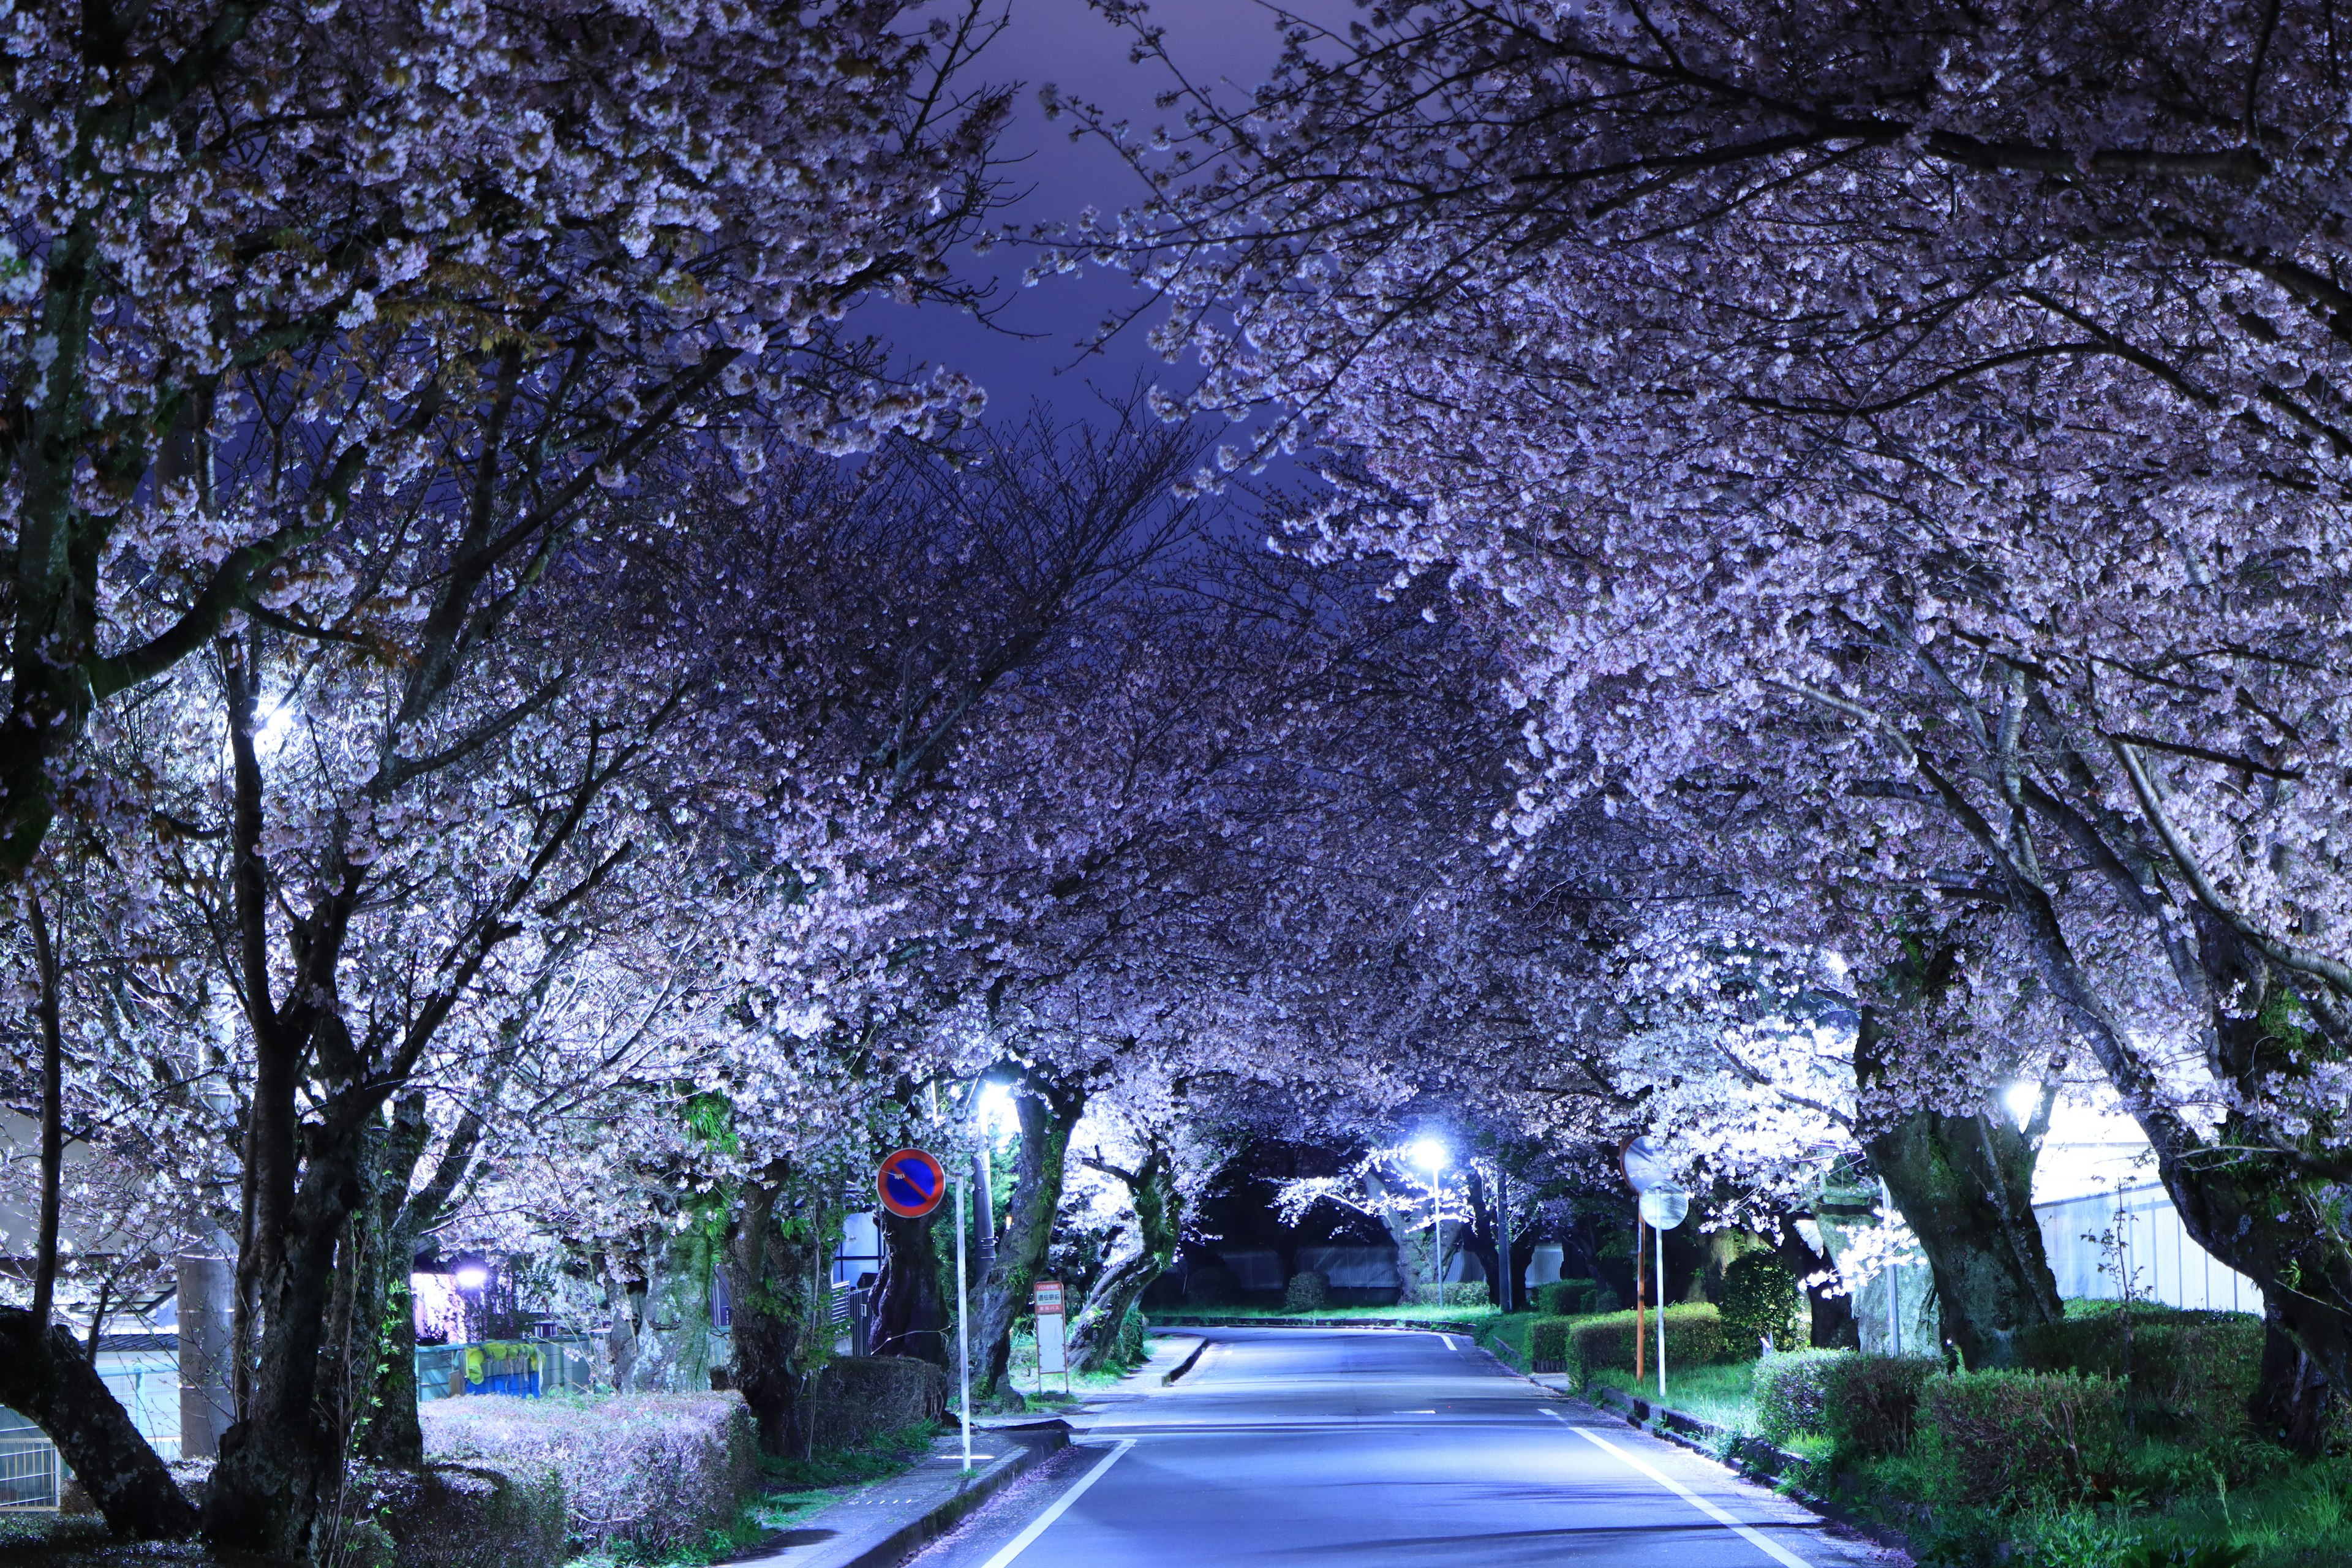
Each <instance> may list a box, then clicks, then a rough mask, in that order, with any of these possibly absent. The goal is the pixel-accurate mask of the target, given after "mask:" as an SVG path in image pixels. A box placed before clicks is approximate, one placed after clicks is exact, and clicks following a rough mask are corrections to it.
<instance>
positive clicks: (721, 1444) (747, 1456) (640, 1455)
mask: <svg viewBox="0 0 2352 1568" xmlns="http://www.w3.org/2000/svg"><path fill="white" fill-rule="evenodd" d="M417 1416H418V1419H419V1420H420V1421H421V1422H422V1424H423V1426H424V1428H425V1453H426V1454H427V1455H428V1456H429V1457H430V1458H433V1459H434V1460H436V1461H446V1460H462V1461H466V1462H467V1463H468V1464H472V1463H475V1462H487V1468H498V1469H502V1470H509V1471H510V1470H511V1469H512V1468H513V1467H514V1466H515V1465H517V1464H538V1465H544V1466H547V1467H549V1468H552V1469H553V1470H554V1471H555V1472H556V1473H557V1474H558V1475H560V1476H561V1477H562V1485H563V1502H564V1507H565V1510H566V1512H567V1514H568V1516H569V1521H570V1528H571V1534H572V1545H573V1547H574V1548H575V1549H576V1550H578V1551H583V1552H588V1551H594V1550H597V1549H599V1548H608V1549H610V1548H626V1549H629V1550H631V1551H634V1552H636V1553H638V1554H640V1555H644V1556H660V1555H663V1554H665V1553H667V1552H675V1551H677V1549H679V1548H681V1547H684V1546H687V1545H688V1544H699V1543H700V1542H702V1541H703V1539H704V1538H705V1537H706V1536H707V1535H708V1534H709V1532H710V1531H723V1530H725V1529H726V1528H727V1527H728V1526H730V1525H731V1524H732V1523H734V1521H735V1513H736V1510H737V1508H738V1507H739V1506H740V1504H741V1501H742V1500H743V1498H744V1497H745V1496H746V1495H747V1494H748V1493H749V1492H750V1490H751V1485H752V1482H753V1479H754V1477H755V1474H756V1458H755V1456H754V1453H753V1440H752V1432H751V1409H750V1407H749V1406H747V1405H745V1404H744V1403H743V1399H742V1396H741V1395H740V1394H731V1393H730V1394H614V1395H611V1396H608V1397H605V1398H601V1399H575V1398H565V1397H556V1398H550V1399H519V1398H511V1397H508V1396H505V1395H500V1394H481V1395H468V1396H467V1397H465V1398H463V1399H436V1400H433V1401H430V1402H429V1403H427V1404H425V1405H423V1406H422V1407H420V1408H419V1409H418V1411H417ZM435 1468H439V1466H438V1465H437V1464H436V1467H435Z"/></svg>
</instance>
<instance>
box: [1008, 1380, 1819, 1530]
mask: <svg viewBox="0 0 2352 1568" xmlns="http://www.w3.org/2000/svg"><path fill="white" fill-rule="evenodd" d="M1544 1414H1545V1415H1549V1416H1550V1417H1551V1418H1552V1419H1553V1420H1555V1421H1558V1422H1559V1423H1560V1424H1561V1425H1563V1426H1566V1427H1567V1428H1568V1429H1569V1430H1570V1431H1571V1432H1573V1433H1575V1434H1576V1435H1577V1436H1580V1437H1582V1438H1584V1439H1585V1440H1586V1441H1588V1442H1591V1443H1594V1444H1597V1445H1599V1446H1600V1447H1603V1448H1606V1449H1607V1450H1608V1451H1609V1452H1611V1453H1612V1454H1614V1455H1616V1456H1617V1457H1618V1458H1621V1459H1622V1460H1624V1461H1625V1462H1626V1463H1627V1464H1629V1465H1631V1466H1633V1468H1635V1469H1637V1470H1639V1471H1641V1472H1642V1473H1643V1475H1645V1476H1647V1477H1649V1478H1650V1479H1652V1480H1654V1481H1655V1482H1657V1483H1658V1484H1659V1485H1660V1486H1662V1487H1664V1488H1665V1489H1667V1490H1668V1491H1670V1492H1672V1493H1674V1494H1675V1496H1676V1497H1678V1498H1680V1499H1682V1500H1683V1501H1685V1502H1686V1503H1688V1504H1690V1505H1691V1506H1692V1507H1693V1508H1695V1509H1696V1510H1699V1512H1701V1513H1703V1514H1705V1515H1706V1517H1707V1518H1709V1519H1711V1520H1713V1521H1715V1522H1716V1523H1717V1524H1719V1525H1721V1526H1723V1528H1724V1529H1726V1530H1727V1531H1731V1532H1732V1533H1733V1534H1734V1535H1737V1536H1738V1537H1739V1538H1740V1539H1741V1540H1742V1541H1745V1542H1748V1545H1750V1546H1753V1547H1754V1548H1756V1549H1757V1550H1758V1551H1759V1552H1763V1553H1764V1554H1765V1555H1766V1556H1767V1557H1769V1558H1770V1559H1772V1561H1773V1562H1775V1563H1780V1568H1812V1565H1811V1563H1807V1562H1806V1561H1805V1560H1804V1559H1803V1558H1801V1557H1800V1556H1798V1555H1796V1554H1795V1553H1794V1552H1790V1551H1788V1550H1786V1549H1785V1548H1783V1547H1782V1546H1780V1544H1779V1543H1778V1542H1772V1541H1768V1540H1766V1539H1765V1538H1764V1537H1763V1536H1762V1535H1760V1534H1759V1533H1757V1532H1756V1531H1753V1530H1750V1529H1748V1526H1746V1525H1744V1524H1742V1523H1740V1522H1739V1521H1738V1520H1736V1519H1734V1518H1732V1517H1731V1516H1730V1515H1729V1514H1727V1513H1726V1512H1724V1511H1723V1510H1721V1509H1719V1508H1717V1507H1716V1506H1715V1504H1713V1503H1711V1502H1709V1501H1707V1500H1706V1499H1705V1498H1703V1497H1701V1496H1699V1495H1698V1493H1696V1492H1695V1491H1693V1490H1691V1489H1690V1488H1688V1487H1686V1486H1685V1485H1683V1484H1682V1483H1681V1482H1680V1481H1677V1480H1674V1479H1670V1478H1668V1477H1667V1476H1665V1475H1664V1474H1662V1473H1660V1472H1659V1471H1657V1470H1654V1469H1653V1468H1650V1467H1649V1466H1648V1465H1645V1464H1643V1462H1642V1461H1641V1460H1639V1459H1637V1458H1634V1457H1633V1455H1631V1454H1629V1453H1627V1452H1626V1451H1625V1450H1624V1449H1622V1448H1621V1447H1618V1446H1617V1445H1616V1444H1614V1443H1612V1442H1611V1441H1610V1440H1609V1439H1608V1438H1606V1437H1603V1436H1601V1434H1599V1433H1598V1432H1594V1431H1592V1430H1591V1429H1589V1428H1587V1427H1583V1426H1577V1425H1576V1424H1575V1423H1574V1422H1572V1421H1570V1420H1569V1418H1568V1417H1567V1416H1565V1415H1561V1414H1560V1413H1559V1411H1557V1410H1547V1411H1545V1412H1544ZM988 1568H997V1565H996V1564H995V1563H990V1564H989V1565H988Z"/></svg>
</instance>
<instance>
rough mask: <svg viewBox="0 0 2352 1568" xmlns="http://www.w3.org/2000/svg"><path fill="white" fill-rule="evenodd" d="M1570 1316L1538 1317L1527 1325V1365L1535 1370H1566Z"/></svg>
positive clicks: (1573, 1325) (1571, 1322)
mask: <svg viewBox="0 0 2352 1568" xmlns="http://www.w3.org/2000/svg"><path fill="white" fill-rule="evenodd" d="M1575 1326H1576V1321H1575V1320H1574V1319H1572V1318H1538V1319H1537V1320H1536V1321H1534V1322H1532V1323H1529V1324H1528V1367H1529V1368H1530V1369H1531V1370H1532V1371H1536V1372H1566V1371H1567V1370H1568V1331H1570V1329H1572V1328H1574V1327H1575Z"/></svg>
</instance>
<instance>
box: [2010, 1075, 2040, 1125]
mask: <svg viewBox="0 0 2352 1568" xmlns="http://www.w3.org/2000/svg"><path fill="white" fill-rule="evenodd" d="M2001 1098H2002V1099H2004V1100H2008V1101H2009V1114H2010V1116H2011V1118H2012V1119H2013V1120H2014V1121H2016V1122H2017V1124H2018V1125H2019V1126H2020V1127H2022V1126H2024V1125H2025V1124H2026V1123H2027V1122H2029V1121H2032V1120H2033V1108H2034V1106H2035V1104H2036V1103H2037V1102H2038V1101H2039V1100H2041V1099H2042V1086H2041V1085H2040V1084H2038V1083H2013V1084H2011V1085H2010V1086H2009V1092H2008V1093H2007V1094H2005V1095H2003V1096H2002V1097H2001Z"/></svg>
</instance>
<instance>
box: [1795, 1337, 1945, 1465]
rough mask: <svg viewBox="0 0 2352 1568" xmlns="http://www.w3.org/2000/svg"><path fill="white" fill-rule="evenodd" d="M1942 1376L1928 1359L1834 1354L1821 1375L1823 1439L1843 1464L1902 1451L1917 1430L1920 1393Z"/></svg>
mask: <svg viewBox="0 0 2352 1568" xmlns="http://www.w3.org/2000/svg"><path fill="white" fill-rule="evenodd" d="M1941 1371H1943V1363H1941V1362H1939V1361H1937V1360H1934V1359H1933V1358H1931V1357H1927V1356H1884V1355H1864V1354H1862V1353H1861V1352H1859V1351H1842V1352H1837V1358H1836V1360H1835V1361H1833V1362H1832V1363H1830V1366H1829V1370H1828V1372H1827V1373H1825V1374H1824V1376H1825V1388H1824V1391H1823V1392H1824V1403H1825V1410H1824V1412H1823V1415H1822V1435H1823V1436H1826V1437H1828V1438H1829V1440H1830V1442H1831V1443H1832V1445H1833V1446H1834V1447H1836V1449H1837V1452H1838V1457H1839V1458H1842V1459H1883V1458H1888V1457H1889V1456H1891V1455H1895V1454H1900V1453H1904V1452H1906V1451H1907V1450H1908V1449H1909V1448H1910V1447H1911V1439H1912V1435H1913V1433H1915V1432H1916V1430H1917V1429H1918V1425H1919V1397H1920V1391H1921V1390H1922V1389H1924V1388H1926V1387H1927V1380H1928V1379H1929V1378H1931V1377H1933V1376H1935V1375H1936V1374H1937V1373H1940V1372H1941Z"/></svg>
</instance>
